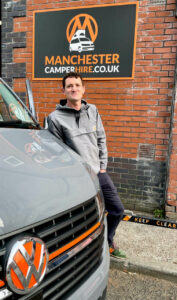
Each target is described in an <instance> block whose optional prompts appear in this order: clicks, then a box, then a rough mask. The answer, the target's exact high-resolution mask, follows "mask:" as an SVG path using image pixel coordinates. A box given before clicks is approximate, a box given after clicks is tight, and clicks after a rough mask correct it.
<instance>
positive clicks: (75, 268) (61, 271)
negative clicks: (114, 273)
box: [0, 198, 104, 300]
mask: <svg viewBox="0 0 177 300" xmlns="http://www.w3.org/2000/svg"><path fill="white" fill-rule="evenodd" d="M98 221H99V215H98V209H97V204H96V201H95V198H92V199H90V200H89V201H86V202H85V203H84V204H83V203H82V205H79V206H77V207H75V208H73V209H72V210H68V211H66V212H65V213H63V214H59V215H57V216H55V217H54V218H52V219H48V220H47V221H45V222H41V223H40V224H35V226H33V227H31V228H27V229H25V230H23V231H18V232H15V233H13V234H11V235H10V236H5V237H3V239H1V240H0V278H1V279H3V273H2V271H3V270H2V262H3V257H4V254H5V253H6V245H7V243H9V241H11V240H12V239H13V238H14V237H18V236H19V235H23V234H25V235H26V234H33V236H34V235H37V236H38V237H40V238H41V239H42V240H43V241H44V242H45V243H46V245H47V248H48V252H49V255H50V254H51V253H53V252H54V251H56V250H57V249H59V248H61V247H62V246H64V245H66V244H68V243H70V242H71V241H73V239H76V238H77V237H79V236H80V235H82V234H83V233H85V232H86V231H88V230H89V229H91V228H92V227H93V226H94V225H95V224H97V223H98ZM103 234H104V228H103V230H102V232H101V234H100V235H99V236H98V237H97V238H96V239H95V240H93V241H92V242H91V243H90V244H89V245H87V246H86V247H84V249H82V250H81V251H80V252H78V253H77V254H76V255H74V257H72V259H71V258H70V259H68V260H67V261H64V262H63V263H61V264H60V265H59V267H56V268H53V269H51V270H50V272H48V273H47V274H46V275H45V278H44V280H43V282H42V284H41V285H40V286H39V287H38V288H37V289H36V291H40V290H41V289H42V291H43V299H50V300H54V299H61V297H62V299H65V297H66V298H67V297H68V295H69V294H70V293H71V292H73V290H74V289H76V288H77V286H78V285H80V284H82V282H83V281H84V280H85V279H86V278H88V276H89V274H90V273H91V272H93V271H94V270H95V269H96V268H97V266H98V265H99V264H100V262H101V254H102V244H103ZM36 291H35V292H36ZM6 299H9V300H14V299H19V300H20V299H21V300H22V299H29V295H28V296H19V295H10V296H9V297H8V298H6Z"/></svg>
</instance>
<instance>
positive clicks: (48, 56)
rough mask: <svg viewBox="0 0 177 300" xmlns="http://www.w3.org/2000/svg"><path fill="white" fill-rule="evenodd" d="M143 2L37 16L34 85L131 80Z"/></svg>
mask: <svg viewBox="0 0 177 300" xmlns="http://www.w3.org/2000/svg"><path fill="white" fill-rule="evenodd" d="M137 10H138V3H137V2H131V3H127V4H125V3H123V4H122V3H119V4H111V5H103V6H89V7H88V6H87V7H80V8H69V9H68V8H67V9H55V10H45V11H35V12H34V26H33V28H34V29H33V80H35V79H38V80H46V79H47V80H59V79H62V78H63V76H64V74H65V73H68V72H70V71H76V72H79V73H80V74H81V75H82V76H83V77H84V78H87V79H90V80H91V79H99V80H101V79H104V80H105V79H132V78H133V76H134V61H135V45H136V24H137Z"/></svg>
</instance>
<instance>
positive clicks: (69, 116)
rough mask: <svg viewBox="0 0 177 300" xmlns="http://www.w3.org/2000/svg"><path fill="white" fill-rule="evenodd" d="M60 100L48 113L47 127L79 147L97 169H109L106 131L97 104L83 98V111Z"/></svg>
mask: <svg viewBox="0 0 177 300" xmlns="http://www.w3.org/2000/svg"><path fill="white" fill-rule="evenodd" d="M66 103H67V100H61V101H60V104H59V105H57V106H56V110H55V111H54V112H52V113H51V114H50V115H49V116H48V129H49V131H50V132H51V133H53V134H54V135H55V136H56V137H58V138H59V139H61V140H62V141H63V142H64V143H65V144H67V145H68V146H69V147H70V148H72V149H73V150H74V151H76V152H77V153H78V154H79V155H80V156H81V157H82V158H83V159H84V160H85V161H86V162H87V163H88V164H89V165H90V166H91V167H92V169H93V170H94V171H95V173H96V174H97V173H99V171H100V169H104V170H106V167H107V147H106V135H105V131H104V127H103V124H102V121H101V117H100V115H99V113H98V110H97V108H96V106H95V105H93V104H88V103H87V102H86V101H84V100H82V105H81V109H80V111H77V110H75V109H73V108H70V107H68V106H67V105H66Z"/></svg>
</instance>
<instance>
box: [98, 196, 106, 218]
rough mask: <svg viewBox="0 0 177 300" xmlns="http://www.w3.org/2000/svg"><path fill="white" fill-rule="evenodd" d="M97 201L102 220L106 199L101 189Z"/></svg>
mask: <svg viewBox="0 0 177 300" xmlns="http://www.w3.org/2000/svg"><path fill="white" fill-rule="evenodd" d="M96 202H97V206H98V213H99V221H100V222H101V221H102V219H103V216H104V212H105V206H104V200H103V196H102V193H101V191H99V192H98V194H97V195H96Z"/></svg>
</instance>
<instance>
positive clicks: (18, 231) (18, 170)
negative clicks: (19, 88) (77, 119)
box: [0, 79, 109, 300]
mask: <svg viewBox="0 0 177 300" xmlns="http://www.w3.org/2000/svg"><path fill="white" fill-rule="evenodd" d="M0 207H1V209H0V300H1V299H10V300H12V299H13V300H14V299H18V300H19V299H20V300H22V299H23V300H24V299H29V300H41V299H48V300H55V299H70V300H101V299H102V300H103V299H106V286H107V280H108V271H109V251H108V245H107V227H106V226H107V225H106V219H105V209H104V204H103V199H102V195H101V191H100V187H99V184H98V179H97V176H96V175H95V174H94V173H93V171H92V170H91V168H90V167H89V165H87V164H86V163H85V162H84V161H82V160H81V158H80V156H78V155H77V154H76V153H75V152H73V151H72V150H71V149H70V148H68V147H67V146H66V145H64V144H63V143H62V142H60V141H59V140H58V139H57V138H55V136H53V135H52V134H50V132H49V131H48V130H47V129H43V128H41V127H40V125H39V124H38V122H37V121H36V119H35V118H34V117H33V115H32V114H31V113H30V111H29V109H28V108H27V107H26V106H25V105H24V104H23V102H22V101H21V100H20V99H19V97H18V96H17V95H15V93H14V92H13V91H12V90H11V89H10V88H9V87H8V85H7V84H6V83H5V82H4V81H3V80H2V79H0Z"/></svg>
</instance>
